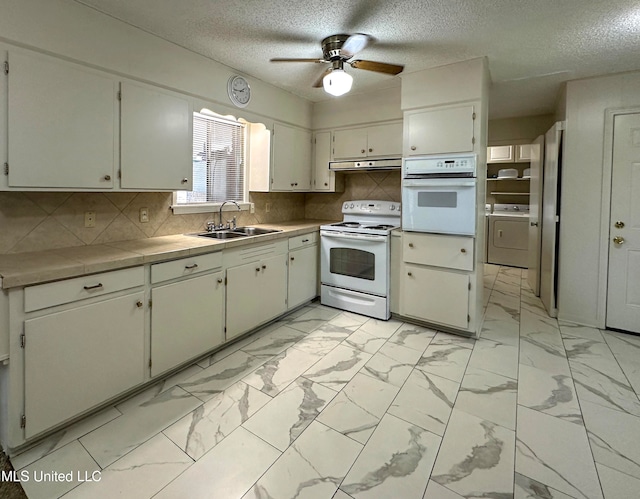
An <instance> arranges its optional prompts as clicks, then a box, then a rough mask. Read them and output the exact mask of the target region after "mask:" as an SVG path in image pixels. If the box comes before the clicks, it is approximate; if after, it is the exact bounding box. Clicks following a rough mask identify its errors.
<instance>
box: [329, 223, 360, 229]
mask: <svg viewBox="0 0 640 499" xmlns="http://www.w3.org/2000/svg"><path fill="white" fill-rule="evenodd" d="M333 226H334V227H349V228H352V229H355V228H357V227H360V222H341V223H339V224H333Z"/></svg>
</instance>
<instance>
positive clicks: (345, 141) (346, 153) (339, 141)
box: [333, 128, 367, 161]
mask: <svg viewBox="0 0 640 499" xmlns="http://www.w3.org/2000/svg"><path fill="white" fill-rule="evenodd" d="M366 156H367V129H366V128H354V129H351V130H336V131H335V132H333V159H334V160H336V161H340V160H343V159H354V158H365V157H366Z"/></svg>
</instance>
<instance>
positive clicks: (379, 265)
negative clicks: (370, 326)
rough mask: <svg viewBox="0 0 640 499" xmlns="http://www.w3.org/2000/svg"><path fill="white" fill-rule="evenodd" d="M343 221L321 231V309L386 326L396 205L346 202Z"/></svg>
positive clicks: (364, 201)
mask: <svg viewBox="0 0 640 499" xmlns="http://www.w3.org/2000/svg"><path fill="white" fill-rule="evenodd" d="M342 213H343V215H344V220H343V221H342V222H339V223H335V224H330V225H323V226H321V227H320V238H321V239H320V246H321V264H320V278H321V282H322V288H321V294H320V299H321V302H322V304H324V305H328V306H331V307H336V308H339V309H342V310H348V311H350V312H355V313H359V314H362V315H367V316H369V317H375V318H377V319H383V320H387V319H388V318H389V317H390V312H389V261H390V241H391V239H390V237H391V231H392V230H393V229H396V228H398V227H399V225H400V203H394V202H389V201H372V200H362V201H348V202H346V203H344V205H343V206H342Z"/></svg>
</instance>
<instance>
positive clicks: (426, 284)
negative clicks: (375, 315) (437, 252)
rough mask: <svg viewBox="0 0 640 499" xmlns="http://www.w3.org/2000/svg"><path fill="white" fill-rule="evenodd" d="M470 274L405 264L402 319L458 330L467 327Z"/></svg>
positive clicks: (402, 282)
mask: <svg viewBox="0 0 640 499" xmlns="http://www.w3.org/2000/svg"><path fill="white" fill-rule="evenodd" d="M469 283H470V276H469V274H460V273H456V272H450V271H446V270H435V269H432V268H429V267H425V266H422V265H413V264H405V265H404V275H403V276H402V279H401V285H402V287H403V289H402V303H401V307H402V312H401V313H402V315H406V316H408V317H414V318H416V319H420V320H423V321H426V322H436V323H439V324H445V325H447V326H452V327H455V328H458V329H467V328H468V326H469Z"/></svg>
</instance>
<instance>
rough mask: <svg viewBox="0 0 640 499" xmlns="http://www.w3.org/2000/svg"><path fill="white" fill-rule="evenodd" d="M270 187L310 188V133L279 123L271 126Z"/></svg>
mask: <svg viewBox="0 0 640 499" xmlns="http://www.w3.org/2000/svg"><path fill="white" fill-rule="evenodd" d="M272 151H273V159H272V162H271V188H270V189H268V190H274V191H310V190H311V133H310V132H308V131H306V130H302V129H300V128H293V127H290V126H287V125H283V124H281V123H275V124H274V126H273V143H272Z"/></svg>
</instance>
